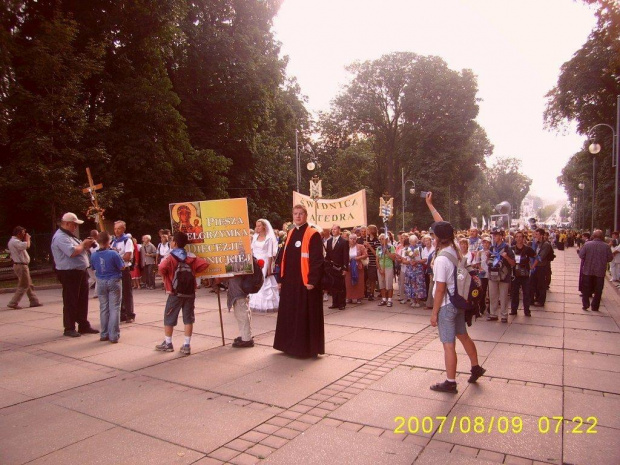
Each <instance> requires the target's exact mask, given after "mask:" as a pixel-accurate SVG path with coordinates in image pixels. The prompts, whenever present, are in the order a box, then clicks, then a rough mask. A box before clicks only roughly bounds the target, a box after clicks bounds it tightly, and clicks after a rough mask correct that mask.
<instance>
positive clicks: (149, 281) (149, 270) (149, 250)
mask: <svg viewBox="0 0 620 465" xmlns="http://www.w3.org/2000/svg"><path fill="white" fill-rule="evenodd" d="M156 259H157V249H156V248H155V246H154V245H153V243H152V242H151V236H149V235H148V234H145V235H144V236H142V250H141V253H140V261H141V262H142V270H143V276H144V283H145V284H146V288H147V289H155V274H154V273H153V267H154V266H155V260H156Z"/></svg>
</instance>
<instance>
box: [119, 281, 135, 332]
mask: <svg viewBox="0 0 620 465" xmlns="http://www.w3.org/2000/svg"><path fill="white" fill-rule="evenodd" d="M122 281H123V296H122V299H121V321H126V320H128V319H130V318H135V317H136V314H135V313H134V311H133V289H132V287H131V271H129V270H127V269H125V270H123V276H122Z"/></svg>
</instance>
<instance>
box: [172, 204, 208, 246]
mask: <svg viewBox="0 0 620 465" xmlns="http://www.w3.org/2000/svg"><path fill="white" fill-rule="evenodd" d="M170 217H171V218H172V233H173V234H174V233H175V232H177V231H180V232H182V233H185V234H187V239H188V242H189V243H190V244H199V243H201V242H202V238H200V237H198V234H200V233H201V232H202V226H201V223H202V219H201V214H200V202H187V203H177V204H174V205H172V206H171V207H170Z"/></svg>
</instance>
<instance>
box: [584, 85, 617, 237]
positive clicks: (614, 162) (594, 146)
mask: <svg viewBox="0 0 620 465" xmlns="http://www.w3.org/2000/svg"><path fill="white" fill-rule="evenodd" d="M599 126H604V127H606V128H609V129H611V133H612V136H613V137H612V142H611V166H612V168H616V173H615V174H616V177H615V183H614V231H617V230H618V229H619V226H618V165H619V164H620V163H619V162H620V154H619V152H620V148H619V145H620V144H619V141H618V136H619V134H620V95H618V96H617V99H616V129H614V128H613V127H612V126H610V125H609V124H605V123H600V124H597V125H594V126H592V127H591V128H590V129H589V130H588V138H589V139H590V140H592V141H593V142H592V143H591V144H590V146H589V147H588V150H589V151H590V153H591V154H592V155H594V157H593V159H594V161H593V169H594V164H595V163H596V154H597V153H599V152H600V151H601V145H600V144H598V143H596V142H594V139H593V138H592V131H593V130H594V129H596V128H597V127H599ZM592 188H593V192H592V228H593V229H592V230H593V231H594V173H593V177H592Z"/></svg>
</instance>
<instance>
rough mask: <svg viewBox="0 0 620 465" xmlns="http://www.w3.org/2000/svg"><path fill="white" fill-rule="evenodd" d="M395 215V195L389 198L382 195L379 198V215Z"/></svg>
mask: <svg viewBox="0 0 620 465" xmlns="http://www.w3.org/2000/svg"><path fill="white" fill-rule="evenodd" d="M393 215H394V197H390V199H389V200H386V199H384V198H383V197H381V198H380V199H379V216H381V217H383V218H387V219H389V218H392V216H393Z"/></svg>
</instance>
